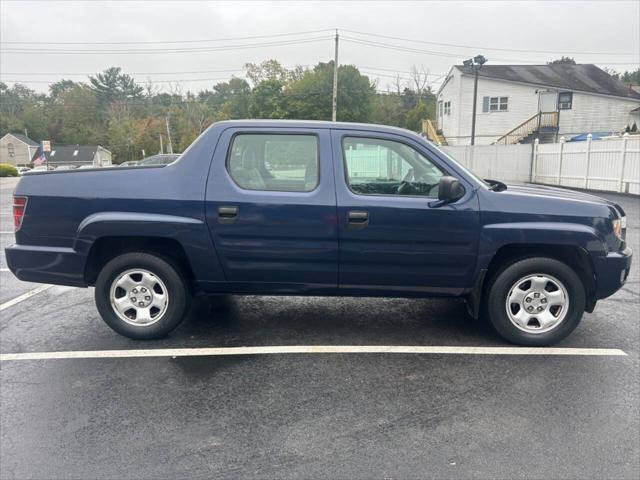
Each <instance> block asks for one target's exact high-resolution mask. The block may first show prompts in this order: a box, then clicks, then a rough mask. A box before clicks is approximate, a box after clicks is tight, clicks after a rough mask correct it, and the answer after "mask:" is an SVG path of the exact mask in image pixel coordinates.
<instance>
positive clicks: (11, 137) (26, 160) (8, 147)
mask: <svg viewBox="0 0 640 480" xmlns="http://www.w3.org/2000/svg"><path fill="white" fill-rule="evenodd" d="M38 148H39V145H38V143H37V142H34V141H33V140H31V139H30V138H29V137H27V136H26V135H23V134H21V133H7V134H6V135H4V136H3V137H2V138H0V163H8V164H10V165H14V166H16V167H22V166H27V165H29V164H30V163H31V162H32V160H33V157H34V156H35V154H36V152H37V151H38Z"/></svg>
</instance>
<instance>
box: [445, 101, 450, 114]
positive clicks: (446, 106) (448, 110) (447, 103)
mask: <svg viewBox="0 0 640 480" xmlns="http://www.w3.org/2000/svg"><path fill="white" fill-rule="evenodd" d="M444 114H445V115H451V102H444Z"/></svg>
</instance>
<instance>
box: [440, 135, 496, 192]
mask: <svg viewBox="0 0 640 480" xmlns="http://www.w3.org/2000/svg"><path fill="white" fill-rule="evenodd" d="M429 143H430V144H431V145H433V146H434V147H435V148H437V149H438V152H440V153H441V154H442V155H444V156H445V157H446V158H447V160H449V161H450V162H451V163H453V164H454V165H455V166H456V167H458V168H459V169H460V170H462V171H463V172H464V173H466V174H467V176H468V177H470V178H471V179H472V180H474V181H475V182H476V183H477V184H478V186H480V187H484V188H489V187H490V185H489V184H488V183H487V182H485V181H484V180H483V179H482V178H480V177H479V176H477V175H476V174H475V173H473V172H472V171H471V170H469V169H468V168H467V167H465V166H464V165H462V164H461V163H460V162H458V161H457V160H456V159H455V158H453V157H452V156H451V155H449V154H448V153H447V152H446V151H445V150H444V149H442V148H439V147H438V146H436V145H435V144H434V143H432V142H429Z"/></svg>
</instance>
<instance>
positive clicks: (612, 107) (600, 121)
mask: <svg viewBox="0 0 640 480" xmlns="http://www.w3.org/2000/svg"><path fill="white" fill-rule="evenodd" d="M638 106H640V101H637V100H632V99H629V100H627V99H625V98H615V97H605V96H603V95H592V94H588V93H579V92H575V93H574V94H573V103H572V105H571V109H570V110H560V132H559V134H560V135H564V136H569V135H578V134H581V133H590V132H620V131H622V130H624V128H625V127H626V126H627V125H628V124H629V122H630V118H631V117H630V113H631V110H633V109H634V108H637V107H638Z"/></svg>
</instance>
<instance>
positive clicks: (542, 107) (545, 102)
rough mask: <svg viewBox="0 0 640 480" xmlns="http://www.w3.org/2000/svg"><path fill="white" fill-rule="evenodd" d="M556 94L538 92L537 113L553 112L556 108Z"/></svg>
mask: <svg viewBox="0 0 640 480" xmlns="http://www.w3.org/2000/svg"><path fill="white" fill-rule="evenodd" d="M557 102H558V94H557V92H550V91H544V90H540V91H539V92H538V111H540V112H555V111H556V110H557V109H558V108H557Z"/></svg>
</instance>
